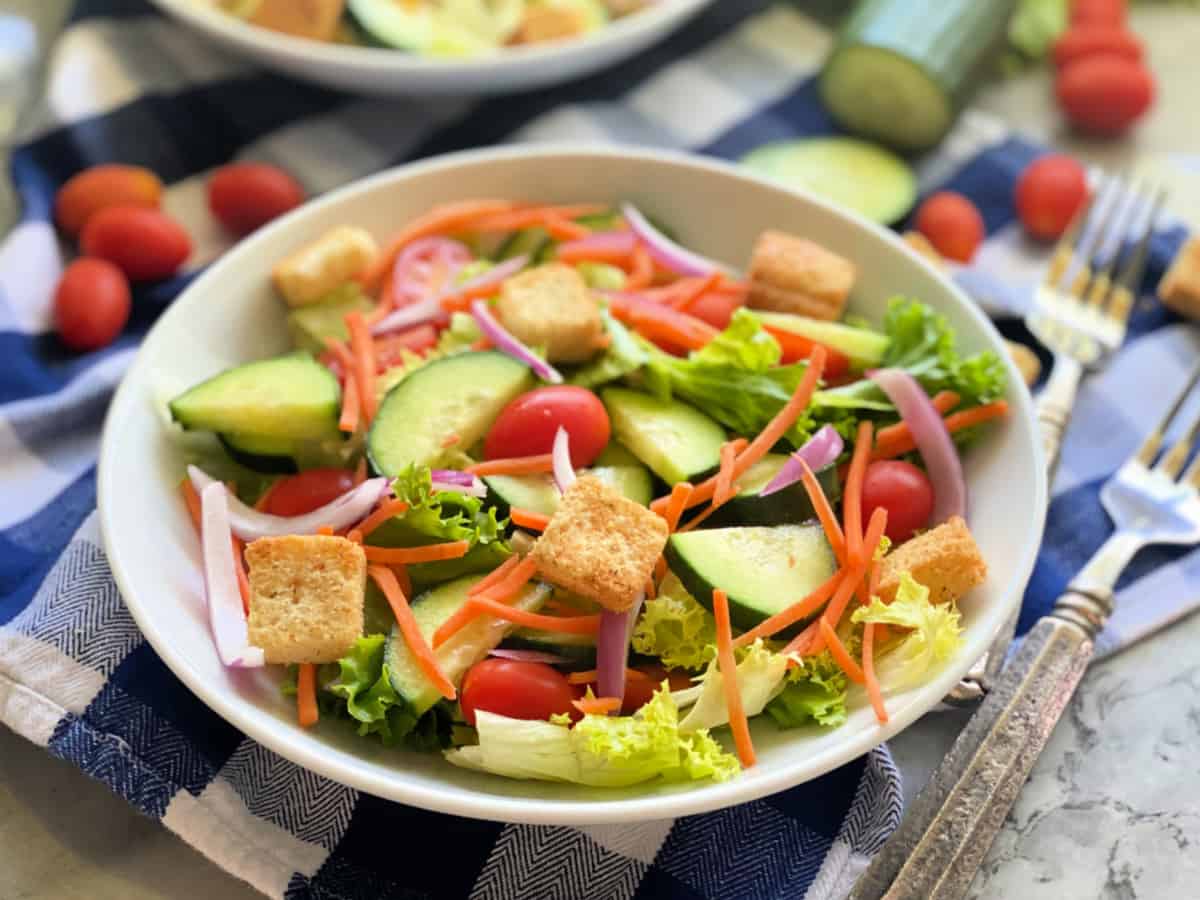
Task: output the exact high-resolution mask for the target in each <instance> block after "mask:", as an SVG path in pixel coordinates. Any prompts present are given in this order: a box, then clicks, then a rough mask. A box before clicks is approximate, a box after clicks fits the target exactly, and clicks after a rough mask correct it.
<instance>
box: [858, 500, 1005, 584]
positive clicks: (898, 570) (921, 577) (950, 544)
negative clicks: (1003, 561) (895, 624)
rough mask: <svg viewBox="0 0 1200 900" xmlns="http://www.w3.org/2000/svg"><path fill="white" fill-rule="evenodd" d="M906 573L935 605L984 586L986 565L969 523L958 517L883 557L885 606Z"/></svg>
mask: <svg viewBox="0 0 1200 900" xmlns="http://www.w3.org/2000/svg"><path fill="white" fill-rule="evenodd" d="M905 572H908V573H909V574H910V575H912V577H913V578H914V579H915V580H916V581H918V582H919V583H921V584H923V585H925V587H927V588H929V599H930V600H931V601H932V602H934V603H947V602H949V601H951V600H959V599H961V598H962V597H963V595H964V594H966V593H967V591H969V590H971V588H973V587H976V586H978V585H980V584H983V582H984V579H986V578H987V563H986V562H984V560H983V555H982V554H981V553H980V552H979V546H978V545H977V544H976V543H975V538H974V537H973V536H972V535H971V530H970V529H969V528H967V523H966V522H964V521H963V520H962V519H960V518H959V517H958V516H955V517H954V518H952V519H950V520H949V521H948V522H946V523H945V524H943V525H939V526H938V527H937V528H934V529H932V530H931V531H927V532H925V533H924V534H922V535H920V536H918V537H915V538H913V539H912V540H910V541H908V542H906V543H904V544H901V545H900V546H899V547H897V548H896V549H895V550H894V551H893V552H891V553H889V554H888V555H887V556H885V557H884V559H883V566H882V571H881V572H880V578H879V596H880V597H881V598H882V599H883V601H884V602H885V603H891V602H892V600H894V599H895V597H896V590H897V589H898V588H899V587H900V576H901V575H903V574H904V573H905Z"/></svg>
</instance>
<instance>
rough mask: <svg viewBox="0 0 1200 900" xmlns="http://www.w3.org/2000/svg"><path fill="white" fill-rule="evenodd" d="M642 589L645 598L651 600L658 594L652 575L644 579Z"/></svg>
mask: <svg viewBox="0 0 1200 900" xmlns="http://www.w3.org/2000/svg"><path fill="white" fill-rule="evenodd" d="M642 590H644V591H645V592H646V599H647V600H653V599H654V598H655V597H657V596H658V587H657V586H656V585H655V583H654V578H653V577H650V578H647V579H646V586H645V587H644V588H642Z"/></svg>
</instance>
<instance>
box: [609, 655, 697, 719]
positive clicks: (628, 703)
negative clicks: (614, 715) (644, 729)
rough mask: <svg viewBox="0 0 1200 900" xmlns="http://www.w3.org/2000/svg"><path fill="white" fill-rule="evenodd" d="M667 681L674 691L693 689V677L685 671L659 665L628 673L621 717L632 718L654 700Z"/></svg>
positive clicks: (647, 666) (639, 667) (645, 666)
mask: <svg viewBox="0 0 1200 900" xmlns="http://www.w3.org/2000/svg"><path fill="white" fill-rule="evenodd" d="M664 681H666V682H667V683H668V685H669V686H670V688H671V690H673V691H682V690H683V689H684V688H689V687H692V677H691V676H690V675H689V674H688V673H687V672H685V671H684V670H683V669H670V670H668V669H667V667H666V666H663V665H661V664H658V663H653V664H647V665H644V666H638V667H637V668H636V669H633V670H631V671H630V672H628V673H626V676H625V699H624V701H623V702H622V703H621V715H623V716H632V715H633V714H634V713H635V712H637V711H638V710H639V709H641V708H642V707H643V706H645V705H646V704H647V703H649V702H650V701H651V700H652V699H653V698H654V692H655V691H657V690H658V688H659V686H660V685H661V684H662V683H663V682H664Z"/></svg>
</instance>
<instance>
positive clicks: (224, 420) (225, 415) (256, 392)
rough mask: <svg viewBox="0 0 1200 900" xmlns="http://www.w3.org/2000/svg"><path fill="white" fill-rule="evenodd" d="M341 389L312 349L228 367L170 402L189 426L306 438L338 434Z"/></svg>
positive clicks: (174, 413)
mask: <svg viewBox="0 0 1200 900" xmlns="http://www.w3.org/2000/svg"><path fill="white" fill-rule="evenodd" d="M340 404H341V389H340V388H339V387H338V382H337V379H336V378H334V376H333V373H331V372H330V371H329V370H328V369H326V368H325V367H324V366H323V365H321V364H320V363H319V362H317V361H316V360H315V359H313V358H312V357H311V356H309V355H308V354H307V353H292V354H289V355H287V356H277V357H274V358H273V359H263V360H259V361H258V362H252V363H247V364H246V365H244V366H237V367H235V368H232V369H228V370H226V371H224V372H222V373H221V374H219V375H215V376H213V377H212V378H210V379H208V380H207V381H205V382H202V383H201V384H198V385H196V386H195V387H193V388H192V389H191V390H188V391H185V392H184V393H182V394H180V395H179V396H178V397H176V398H175V399H174V400H172V401H171V402H170V404H169V408H170V411H171V416H172V418H174V419H175V421H176V422H178V423H179V424H180V425H182V426H183V427H184V428H187V429H195V430H199V431H216V432H219V433H222V434H242V435H256V436H257V437H259V438H263V439H267V438H275V439H281V440H292V441H304V440H323V439H327V438H330V437H331V436H336V435H337V434H338V428H337V422H338V411H339V407H340Z"/></svg>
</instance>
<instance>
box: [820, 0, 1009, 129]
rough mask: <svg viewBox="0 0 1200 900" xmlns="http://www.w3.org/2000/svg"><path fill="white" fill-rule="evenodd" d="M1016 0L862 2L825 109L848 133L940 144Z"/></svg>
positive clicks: (838, 52) (823, 91) (826, 86)
mask: <svg viewBox="0 0 1200 900" xmlns="http://www.w3.org/2000/svg"><path fill="white" fill-rule="evenodd" d="M1014 5H1015V0H1002V2H990V3H981V2H980V0H863V2H861V3H859V4H857V5H856V6H855V7H854V11H853V13H851V15H850V16H849V17H848V18H847V20H846V22H845V24H844V25H843V26H842V30H841V33H840V35H839V38H838V41H837V43H836V45H835V47H834V49H833V52H832V53H831V54H830V56H829V58H828V60H827V62H826V63H825V67H824V69H823V71H822V73H821V76H820V81H819V85H818V90H819V92H820V95H821V99H822V101H823V102H824V104H825V107H826V108H827V109H828V110H829V112H830V114H831V115H832V116H833V118H834V119H835V120H837V122H838V124H840V125H841V126H842V127H843V128H845V129H846V130H847V131H850V132H853V133H854V134H858V135H861V136H863V137H866V138H870V139H873V140H877V141H879V142H881V143H883V144H886V145H888V146H890V147H895V148H896V149H898V150H902V151H906V152H908V151H920V150H927V149H929V148H931V147H933V146H934V145H935V144H936V143H937V142H938V141H940V140H941V139H942V138H943V137H944V136H945V134H946V133H947V132H948V131H949V130H950V126H951V125H952V124H953V122H954V118H955V115H956V114H957V113H958V110H959V109H960V108H961V107H962V105H963V103H964V102H966V100H967V98H968V96H969V95H970V92H971V89H972V87H973V86H974V84H975V82H976V81H977V79H978V77H979V76H980V75H981V74H982V73H983V72H984V71H986V67H987V64H988V62H989V57H990V55H991V53H992V51H993V50H998V49H1000V47H1001V46H1002V43H1003V40H1004V37H1005V33H1006V31H1007V28H1008V21H1009V18H1010V17H1011V15H1012V12H1013V7H1014Z"/></svg>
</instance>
